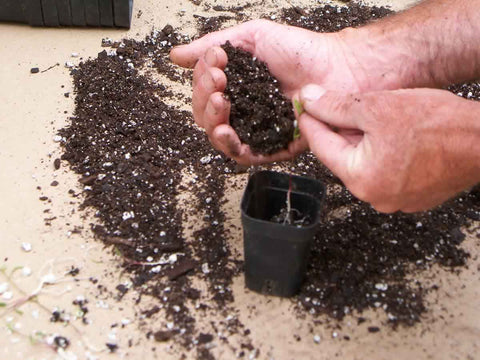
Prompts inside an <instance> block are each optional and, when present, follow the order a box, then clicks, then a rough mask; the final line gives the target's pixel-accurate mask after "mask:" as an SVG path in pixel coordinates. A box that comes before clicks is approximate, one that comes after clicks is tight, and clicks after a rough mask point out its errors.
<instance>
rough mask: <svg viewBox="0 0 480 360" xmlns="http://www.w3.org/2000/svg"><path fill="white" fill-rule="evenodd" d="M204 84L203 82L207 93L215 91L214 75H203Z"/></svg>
mask: <svg viewBox="0 0 480 360" xmlns="http://www.w3.org/2000/svg"><path fill="white" fill-rule="evenodd" d="M202 82H203V86H204V87H205V89H206V90H207V91H213V90H215V82H214V81H213V78H212V75H210V73H209V72H208V71H207V72H206V73H205V74H203V76H202Z"/></svg>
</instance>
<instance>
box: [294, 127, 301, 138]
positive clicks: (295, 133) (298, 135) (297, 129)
mask: <svg viewBox="0 0 480 360" xmlns="http://www.w3.org/2000/svg"><path fill="white" fill-rule="evenodd" d="M299 138H300V129H299V128H298V126H297V127H295V130H293V140H297V139H299Z"/></svg>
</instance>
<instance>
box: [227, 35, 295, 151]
mask: <svg viewBox="0 0 480 360" xmlns="http://www.w3.org/2000/svg"><path fill="white" fill-rule="evenodd" d="M223 49H224V50H225V52H226V53H227V56H228V64H227V66H226V68H225V75H226V76H227V87H226V89H225V95H227V97H228V99H229V100H230V103H231V110H230V125H231V126H232V127H233V129H235V131H236V133H237V134H238V137H239V138H240V140H241V141H242V142H243V143H245V144H248V145H249V146H250V149H251V150H252V152H253V153H258V154H273V153H276V152H278V151H280V150H283V149H286V148H288V144H289V143H290V142H291V141H293V133H294V128H295V127H294V125H293V123H294V120H295V115H294V114H293V109H292V104H291V102H290V100H289V99H287V98H286V97H285V96H284V95H283V94H282V92H281V90H280V83H279V82H278V80H277V79H275V78H274V77H273V76H272V75H271V74H270V72H269V71H268V68H267V65H266V64H265V63H264V62H261V61H259V60H258V59H256V58H254V57H252V55H251V54H250V53H249V52H247V51H244V50H242V49H239V48H234V47H233V46H232V45H231V44H230V43H229V42H227V43H226V44H225V45H223Z"/></svg>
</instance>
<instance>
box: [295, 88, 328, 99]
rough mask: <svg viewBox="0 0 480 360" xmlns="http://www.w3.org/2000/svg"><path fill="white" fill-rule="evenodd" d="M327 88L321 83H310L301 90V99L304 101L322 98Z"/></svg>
mask: <svg viewBox="0 0 480 360" xmlns="http://www.w3.org/2000/svg"><path fill="white" fill-rule="evenodd" d="M325 92H326V90H325V89H324V88H323V87H321V86H320V85H316V84H308V85H305V86H304V87H303V88H302V90H300V100H301V101H302V102H303V101H316V100H318V99H320V98H321V97H322V96H323V95H324V94H325Z"/></svg>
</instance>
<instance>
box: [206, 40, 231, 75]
mask: <svg viewBox="0 0 480 360" xmlns="http://www.w3.org/2000/svg"><path fill="white" fill-rule="evenodd" d="M204 59H205V63H206V64H207V65H208V66H211V67H217V68H220V69H222V70H223V69H225V66H226V65H227V61H228V57H227V53H226V52H225V50H223V49H222V48H221V47H220V46H214V47H211V48H210V49H208V50H207V51H206V53H205V56H204Z"/></svg>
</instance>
